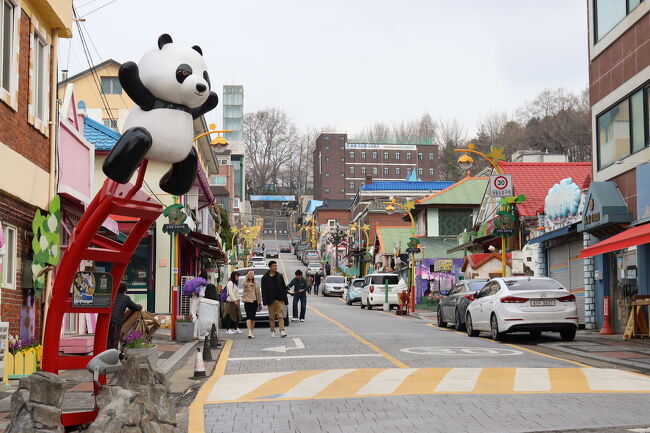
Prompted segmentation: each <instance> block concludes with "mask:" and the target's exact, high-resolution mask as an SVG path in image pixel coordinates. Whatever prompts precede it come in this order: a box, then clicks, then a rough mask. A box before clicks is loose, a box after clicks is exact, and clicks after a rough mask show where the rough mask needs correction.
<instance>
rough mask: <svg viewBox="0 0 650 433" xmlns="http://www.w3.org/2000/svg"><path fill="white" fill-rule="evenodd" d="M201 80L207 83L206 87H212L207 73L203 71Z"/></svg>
mask: <svg viewBox="0 0 650 433" xmlns="http://www.w3.org/2000/svg"><path fill="white" fill-rule="evenodd" d="M203 79H204V80H205V81H206V82H207V83H208V87H212V85H211V84H210V76H209V75H208V71H203Z"/></svg>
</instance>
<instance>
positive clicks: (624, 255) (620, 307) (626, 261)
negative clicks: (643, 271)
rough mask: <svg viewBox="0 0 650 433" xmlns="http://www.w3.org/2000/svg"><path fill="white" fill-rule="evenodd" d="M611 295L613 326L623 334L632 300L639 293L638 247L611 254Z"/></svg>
mask: <svg viewBox="0 0 650 433" xmlns="http://www.w3.org/2000/svg"><path fill="white" fill-rule="evenodd" d="M610 267H611V272H610V286H609V288H610V294H611V297H612V307H611V308H612V316H613V323H612V326H613V327H614V330H615V331H616V332H623V331H624V330H625V325H626V324H627V319H628V317H629V316H630V309H631V305H632V298H633V297H634V296H636V294H637V293H638V284H637V262H636V247H631V248H627V249H625V250H621V251H618V252H615V253H611V254H610Z"/></svg>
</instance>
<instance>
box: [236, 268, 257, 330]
mask: <svg viewBox="0 0 650 433" xmlns="http://www.w3.org/2000/svg"><path fill="white" fill-rule="evenodd" d="M241 298H242V301H244V310H245V311H246V328H247V329H248V338H255V336H254V335H253V329H254V328H255V315H256V314H257V312H258V311H260V310H261V309H262V292H261V291H260V286H259V285H258V284H257V283H256V282H255V272H253V271H248V273H247V274H246V280H245V281H244V291H243V293H242V297H241Z"/></svg>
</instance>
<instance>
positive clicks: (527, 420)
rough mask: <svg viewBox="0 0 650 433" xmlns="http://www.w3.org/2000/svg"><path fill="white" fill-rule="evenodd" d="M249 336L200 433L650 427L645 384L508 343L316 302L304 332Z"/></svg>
mask: <svg viewBox="0 0 650 433" xmlns="http://www.w3.org/2000/svg"><path fill="white" fill-rule="evenodd" d="M273 224H275V223H273ZM264 236H265V243H266V246H267V248H268V247H269V246H275V245H276V243H277V242H276V241H273V240H270V239H268V238H269V237H271V236H274V234H273V235H271V234H265V235H264ZM299 268H300V269H302V268H303V266H302V264H301V263H300V262H298V261H297V260H296V259H295V256H294V255H292V254H281V257H280V260H279V270H280V271H281V272H282V273H283V274H284V275H285V279H286V280H287V281H288V280H289V279H290V278H291V277H292V276H293V274H294V272H295V270H296V269H299ZM290 302H291V298H290ZM255 334H256V337H257V338H255V339H253V340H249V339H246V335H245V334H241V335H235V336H234V338H233V339H232V343H229V344H228V345H227V347H226V349H225V350H224V352H223V354H222V355H221V359H220V360H219V364H218V366H217V369H216V373H215V375H214V376H213V377H211V378H210V379H209V380H208V382H207V383H206V385H205V386H204V388H203V389H202V390H201V392H200V393H199V396H198V397H197V400H196V401H195V404H196V405H198V407H200V406H203V405H204V406H203V413H204V417H205V418H204V422H205V425H204V427H205V431H206V432H211V433H216V432H230V431H236V432H270V431H273V432H352V431H354V432H366V431H368V432H370V431H372V432H374V433H376V432H383V431H386V432H388V431H391V432H394V431H402V432H406V431H410V432H413V431H435V432H533V431H549V430H550V431H558V430H565V429H577V428H585V427H589V426H593V427H607V426H626V425H629V424H630V421H631V420H633V422H634V423H643V422H647V423H650V414H648V412H647V405H648V404H649V403H650V395H648V394H647V393H648V392H650V378H648V377H645V376H641V375H638V374H635V373H630V372H626V371H623V370H617V369H614V368H591V367H589V366H588V365H585V364H582V363H579V362H575V361H570V360H565V359H562V358H560V357H556V356H553V355H549V354H544V353H541V352H537V351H536V350H534V346H530V345H527V344H522V343H526V340H521V339H519V338H517V337H516V336H514V337H512V338H508V339H506V340H505V342H504V343H496V342H493V341H492V340H489V339H487V338H469V337H467V336H466V334H465V333H458V332H455V331H454V330H453V328H450V329H440V328H437V327H435V325H434V324H432V323H429V322H428V321H425V320H421V319H418V318H415V317H398V316H396V315H395V314H394V313H393V312H391V313H385V312H382V311H377V310H373V311H367V310H362V309H360V308H359V307H358V305H355V306H347V305H345V304H344V303H343V302H341V300H340V299H339V298H334V297H332V298H324V297H322V296H314V295H311V296H309V297H308V311H307V317H306V321H305V322H304V323H299V322H291V325H290V326H289V327H288V328H287V334H288V337H287V338H274V339H272V338H270V335H269V330H268V327H267V326H266V325H265V324H262V325H261V326H260V325H258V328H257V329H256V333H255ZM548 338H549V339H552V338H558V340H559V337H555V336H552V337H548ZM513 342H516V343H517V344H513ZM190 431H192V430H191V429H190ZM611 431H619V430H611ZM620 431H627V430H620Z"/></svg>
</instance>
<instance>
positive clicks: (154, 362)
mask: <svg viewBox="0 0 650 433" xmlns="http://www.w3.org/2000/svg"><path fill="white" fill-rule="evenodd" d="M124 354H125V355H126V357H127V358H130V357H136V356H137V357H140V356H144V357H146V358H147V359H148V360H149V365H151V368H154V369H155V368H157V366H158V346H154V347H142V348H137V349H133V348H130V347H127V348H126V350H125V351H124Z"/></svg>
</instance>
